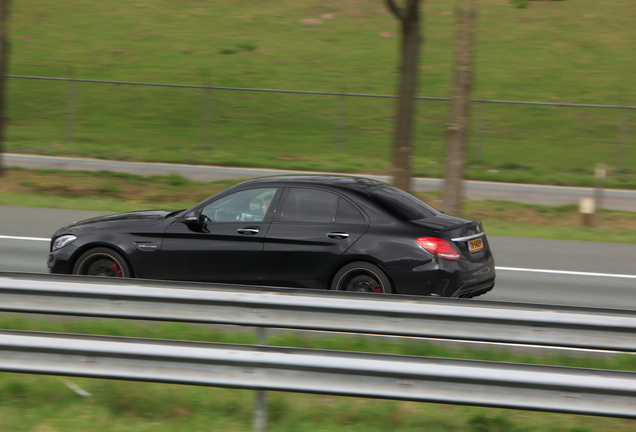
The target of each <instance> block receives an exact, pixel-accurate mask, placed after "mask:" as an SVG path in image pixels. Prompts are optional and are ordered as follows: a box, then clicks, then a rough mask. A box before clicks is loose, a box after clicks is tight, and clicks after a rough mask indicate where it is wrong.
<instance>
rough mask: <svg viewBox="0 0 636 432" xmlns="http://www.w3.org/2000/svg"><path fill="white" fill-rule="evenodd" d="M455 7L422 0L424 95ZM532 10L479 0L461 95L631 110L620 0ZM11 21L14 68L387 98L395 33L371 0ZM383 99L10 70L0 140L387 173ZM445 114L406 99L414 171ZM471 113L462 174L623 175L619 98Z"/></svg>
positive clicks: (154, 3)
mask: <svg viewBox="0 0 636 432" xmlns="http://www.w3.org/2000/svg"><path fill="white" fill-rule="evenodd" d="M453 4H454V3H453V2H448V1H443V0H429V1H427V2H426V5H425V10H424V20H425V22H424V35H425V43H424V46H423V56H422V61H421V72H422V77H421V90H420V92H419V93H420V94H421V95H422V96H434V97H447V96H449V95H450V84H451V81H452V63H453V62H452V61H453V59H452V52H453V40H452V39H453V26H454V17H453ZM529 5H530V6H529V7H528V8H526V9H519V8H516V7H514V5H513V4H512V3H511V2H510V1H509V0H483V1H481V2H480V5H479V19H478V21H479V30H478V42H477V52H476V55H477V59H476V82H475V91H474V94H473V96H474V98H477V99H505V100H533V101H543V102H565V103H585V104H611V105H614V104H621V105H636V87H634V85H633V73H634V71H635V70H636V56H635V55H634V53H635V52H636V30H635V29H634V26H633V23H634V22H636V8H635V7H634V5H633V1H632V0H605V1H603V2H597V1H594V0H566V1H559V2H553V1H532V2H529ZM10 25H11V39H12V52H13V54H12V58H11V65H10V73H11V74H20V75H42V76H75V77H78V78H91V79H106V80H127V81H145V82H160V83H183V84H195V85H200V84H206V85H217V86H235V87H256V88H274V89H284V90H313V91H336V92H339V91H346V92H349V93H376V94H394V93H395V87H396V83H397V77H398V72H399V71H398V70H397V68H396V66H397V60H398V57H397V55H398V44H399V29H398V27H397V24H396V20H395V19H394V18H393V16H391V15H390V14H389V13H388V12H387V11H386V10H385V9H384V2H383V1H381V0H349V1H342V0H321V1H318V0H304V1H293V0H268V1H265V0H254V1H250V2H235V1H231V0H215V1H214V2H202V1H198V0H179V1H177V0H139V1H138V2H126V1H122V0H111V1H108V2H95V1H93V0H66V1H65V2H62V3H51V2H48V1H44V0H19V1H16V2H14V7H13V13H12V17H11V23H10ZM393 106H394V100H391V99H372V98H352V97H350V98H337V97H332V96H317V95H294V94H272V93H255V92H238V91H222V90H217V91H208V92H204V91H201V90H195V89H174V88H156V87H132V86H122V85H104V84H88V83H83V84H78V85H77V86H76V87H72V86H69V85H68V84H67V83H63V82H47V81H32V80H23V79H10V81H9V112H8V115H9V119H10V120H9V130H8V143H7V149H8V151H12V152H28V153H40V154H55V155H62V154H66V155H80V156H92V157H100V158H113V159H122V160H149V161H170V162H184V163H207V164H223V165H235V166H261V167H281V168H293V169H309V170H329V171H347V172H383V171H386V170H387V169H389V168H390V145H391V128H392V125H393V117H392V116H393V111H394V110H393ZM448 113H449V106H448V103H447V102H436V101H423V102H421V103H420V104H419V113H418V122H417V132H416V135H417V137H416V142H415V150H414V152H415V156H414V158H413V165H414V170H415V174H416V175H421V176H441V175H443V164H444V148H445V144H446V134H445V128H446V123H447V121H448ZM474 114H475V121H474V128H473V132H472V145H471V150H470V163H469V165H470V167H469V173H468V176H469V177H470V178H473V179H488V180H503V181H521V182H524V181H525V182H543V183H553V184H581V185H586V184H591V181H592V179H591V176H592V172H593V168H594V165H595V164H596V163H597V162H605V163H607V164H608V165H609V166H610V167H611V172H612V174H613V175H612V178H611V179H610V181H609V183H608V185H609V186H612V187H636V168H634V167H635V166H636V133H635V132H634V129H635V126H636V119H635V118H636V112H635V111H633V110H632V111H631V113H628V112H627V111H625V112H623V113H619V112H618V111H617V110H609V109H588V108H561V107H558V108H557V107H527V106H519V105H495V104H475V105H474ZM208 119H209V120H208ZM208 121H209V126H206V125H208ZM617 123H620V124H621V127H622V130H619V128H617ZM208 127H209V129H208ZM630 129H631V130H630ZM623 130H625V131H623Z"/></svg>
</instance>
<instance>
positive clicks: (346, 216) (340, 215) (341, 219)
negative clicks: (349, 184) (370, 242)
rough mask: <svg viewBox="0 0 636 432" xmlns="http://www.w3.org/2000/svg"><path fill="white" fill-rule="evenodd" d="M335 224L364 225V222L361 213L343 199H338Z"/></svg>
mask: <svg viewBox="0 0 636 432" xmlns="http://www.w3.org/2000/svg"><path fill="white" fill-rule="evenodd" d="M335 222H336V223H341V224H364V223H365V220H364V216H362V213H360V211H359V210H358V209H357V208H355V207H354V206H353V204H351V203H350V202H349V201H347V200H346V199H344V198H340V201H339V202H338V210H337V211H336V220H335Z"/></svg>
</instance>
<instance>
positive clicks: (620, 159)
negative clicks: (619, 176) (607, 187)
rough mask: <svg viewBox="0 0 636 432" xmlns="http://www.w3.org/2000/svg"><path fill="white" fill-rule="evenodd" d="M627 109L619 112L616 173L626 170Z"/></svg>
mask: <svg viewBox="0 0 636 432" xmlns="http://www.w3.org/2000/svg"><path fill="white" fill-rule="evenodd" d="M628 116H629V111H628V110H627V109H620V110H618V124H617V126H616V165H615V167H616V171H618V172H620V171H622V170H623V168H625V145H626V142H627V123H628V119H629V117H628Z"/></svg>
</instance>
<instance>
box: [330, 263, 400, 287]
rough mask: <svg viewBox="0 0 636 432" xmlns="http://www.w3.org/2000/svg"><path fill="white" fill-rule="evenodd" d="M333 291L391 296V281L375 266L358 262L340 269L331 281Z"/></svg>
mask: <svg viewBox="0 0 636 432" xmlns="http://www.w3.org/2000/svg"><path fill="white" fill-rule="evenodd" d="M331 289H332V290H334V291H352V292H368V293H378V294H391V293H392V292H393V290H392V288H391V281H390V280H389V278H388V276H387V275H386V273H384V272H383V271H382V269H381V268H380V267H378V266H376V265H373V264H371V263H367V262H363V261H358V262H353V263H350V264H347V265H346V266H344V267H342V268H341V269H340V270H339V271H338V273H336V275H335V276H334V277H333V280H332V281H331Z"/></svg>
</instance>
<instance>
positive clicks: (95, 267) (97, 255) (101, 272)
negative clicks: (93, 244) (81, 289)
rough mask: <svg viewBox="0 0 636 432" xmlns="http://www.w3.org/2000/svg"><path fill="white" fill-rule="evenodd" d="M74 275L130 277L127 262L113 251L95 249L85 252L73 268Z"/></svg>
mask: <svg viewBox="0 0 636 432" xmlns="http://www.w3.org/2000/svg"><path fill="white" fill-rule="evenodd" d="M73 274H76V275H85V276H104V277H125V278H128V277H130V268H129V267H128V264H127V263H126V260H124V258H123V257H122V256H121V255H120V254H118V253H117V252H115V251H114V250H112V249H108V248H103V247H101V248H94V249H90V250H88V251H86V252H84V253H83V254H82V255H81V256H80V257H79V258H78V259H77V262H76V263H75V266H74V267H73Z"/></svg>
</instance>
